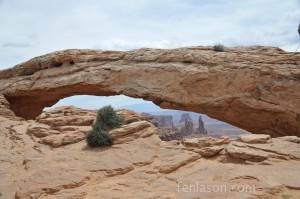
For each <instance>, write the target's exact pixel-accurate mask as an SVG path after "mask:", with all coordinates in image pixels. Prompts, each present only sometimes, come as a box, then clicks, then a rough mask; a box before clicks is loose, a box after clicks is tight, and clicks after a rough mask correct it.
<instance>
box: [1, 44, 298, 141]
mask: <svg viewBox="0 0 300 199" xmlns="http://www.w3.org/2000/svg"><path fill="white" fill-rule="evenodd" d="M299 60H300V54H299V53H288V52H284V51H283V50H281V49H278V48H272V47H259V46H252V47H235V48H228V49H226V52H222V53H220V52H214V51H213V50H212V48H211V47H189V48H179V49H171V50H162V49H139V50H133V51H128V52H120V51H96V50H65V51H58V52H54V53H50V54H47V55H44V56H40V57H36V58H34V59H31V60H29V61H27V62H24V63H21V64H19V65H17V66H15V67H13V68H11V69H7V70H4V71H1V72H0V93H1V94H2V95H4V96H5V98H6V99H7V101H8V102H9V103H10V109H11V110H13V111H14V113H15V114H16V115H17V116H22V117H24V118H26V119H34V118H35V117H36V116H38V115H39V114H40V113H41V112H42V110H43V108H44V107H45V106H51V105H53V104H55V103H56V102H57V101H58V100H59V99H62V98H64V97H68V96H72V95H78V94H88V95H100V96H108V95H116V94H124V95H127V96H131V97H139V98H144V99H146V100H151V101H153V102H154V103H155V104H157V105H159V106H160V107H163V108H170V109H181V110H188V111H194V112H199V113H204V114H207V115H208V116H210V117H212V118H216V119H218V120H221V121H224V122H227V123H230V124H233V125H235V126H238V127H241V128H243V129H245V130H247V131H249V132H252V133H257V134H270V135H272V136H283V135H298V136H299V135H300V122H299V121H300V103H299V99H300V79H299V77H300V69H299ZM162 91H163V92H162Z"/></svg>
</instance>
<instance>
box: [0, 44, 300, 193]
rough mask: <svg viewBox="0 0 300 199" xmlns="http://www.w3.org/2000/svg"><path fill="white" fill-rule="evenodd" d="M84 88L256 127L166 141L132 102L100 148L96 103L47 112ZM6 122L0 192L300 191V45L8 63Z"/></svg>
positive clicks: (3, 92) (74, 55)
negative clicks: (93, 144)
mask: <svg viewBox="0 0 300 199" xmlns="http://www.w3.org/2000/svg"><path fill="white" fill-rule="evenodd" d="M81 94H82V95H83V94H86V95H97V96H111V95H118V94H124V95H127V96H131V97H135V98H143V99H146V100H150V101H153V102H154V103H155V104H157V105H158V106H160V107H162V108H169V109H177V110H187V111H194V112H198V113H203V114H207V115H208V116H210V117H212V118H215V119H218V120H220V121H224V122H227V123H229V124H232V125H234V126H237V127H240V128H242V129H245V130H247V131H249V132H251V133H252V134H247V135H242V136H240V137H238V138H228V137H225V136H224V137H220V138H212V137H201V138H184V139H179V140H172V141H163V140H161V139H160V138H159V136H158V133H157V131H158V128H157V127H156V126H155V125H153V123H151V122H150V121H149V120H146V119H145V117H144V116H142V115H140V114H138V113H135V112H133V111H130V110H124V109H122V110H117V113H118V114H119V115H122V116H123V117H124V119H125V123H124V125H123V126H122V127H120V128H117V129H114V130H112V131H110V132H109V133H110V134H111V135H113V136H114V137H115V141H114V144H113V145H112V146H111V147H104V148H89V147H88V146H87V144H86V141H85V136H86V134H87V133H88V132H89V131H90V130H91V128H92V127H91V126H92V124H93V122H94V120H95V117H96V111H92V110H84V109H80V108H76V107H73V106H65V107H59V108H55V109H52V110H49V111H46V112H43V109H44V108H45V107H49V106H52V105H54V104H55V103H56V102H57V101H58V100H60V99H63V98H65V97H69V96H73V95H81ZM200 126H201V120H200V119H199V127H198V129H199V130H198V131H200ZM201 131H204V130H201ZM0 132H1V134H0V136H1V138H0V140H1V145H0V153H1V156H0V179H1V180H0V198H5V199H6V198H16V199H20V198H48V199H50V198H53V199H54V198H62V199H65V198H69V199H75V198H78V199H79V198H86V199H89V198H137V199H138V198H151V199H154V198H164V199H173V198H201V199H202V198H220V199H221V198H230V199H231V198H237V199H243V198H245V199H246V198H247V199H268V198H274V199H286V198H290V199H292V198H293V199H296V198H300V162H299V160H300V148H299V146H300V138H299V136H300V53H290V52H285V51H283V50H281V49H279V48H275V47H262V46H250V47H232V48H226V51H225V52H215V51H213V50H212V48H211V47H186V48H178V49H168V50H164V49H148V48H147V49H146V48H145V49H139V50H132V51H99V50H77V49H73V50H64V51H57V52H53V53H50V54H47V55H43V56H40V57H36V58H33V59H31V60H29V61H26V62H24V63H21V64H18V65H16V66H14V67H12V68H10V69H6V70H2V71H0ZM199 186H200V187H199ZM209 186H216V187H218V186H219V187H223V191H220V190H219V191H213V190H210V191H208V190H203V189H204V187H205V188H207V187H209ZM245 186H246V187H247V188H249V190H244V188H245ZM198 188H199V189H198ZM201 188H202V189H201ZM241 188H243V190H242V191H241Z"/></svg>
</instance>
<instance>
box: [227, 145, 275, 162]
mask: <svg viewBox="0 0 300 199" xmlns="http://www.w3.org/2000/svg"><path fill="white" fill-rule="evenodd" d="M226 151H227V153H228V154H229V155H230V156H232V157H234V158H238V159H243V160H252V161H263V160H265V159H267V158H268V157H269V155H270V154H269V153H268V152H265V151H262V150H256V149H251V148H249V147H247V145H246V144H244V143H240V142H235V141H233V142H231V143H229V144H228V146H227V147H226Z"/></svg>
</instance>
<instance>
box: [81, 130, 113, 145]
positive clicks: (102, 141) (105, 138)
mask: <svg viewBox="0 0 300 199" xmlns="http://www.w3.org/2000/svg"><path fill="white" fill-rule="evenodd" d="M86 141H87V143H88V145H89V146H90V147H98V146H111V145H112V144H113V142H114V138H113V137H112V136H111V135H110V134H108V133H107V132H101V131H100V132H99V131H95V130H91V131H90V132H89V133H88V134H87V136H86Z"/></svg>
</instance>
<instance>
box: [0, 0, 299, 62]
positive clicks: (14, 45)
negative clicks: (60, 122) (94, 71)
mask: <svg viewBox="0 0 300 199" xmlns="http://www.w3.org/2000/svg"><path fill="white" fill-rule="evenodd" d="M0 1H1V0H0ZM121 2H122V3H120V1H117V0H111V1H104V0H87V1H79V0H74V1H61V0H52V1H49V2H47V3H45V2H44V1H39V0H28V1H10V0H4V1H3V0H2V1H1V4H0V5H1V6H0V27H1V30H2V31H0V43H1V44H2V45H1V46H0V51H1V54H0V65H1V66H2V68H7V67H11V66H13V65H15V64H18V63H20V62H22V61H26V60H27V59H30V58H32V57H35V56H39V55H41V54H45V53H49V52H52V51H55V50H62V49H67V48H97V49H103V50H105V49H114V50H130V49H134V48H141V47H153V48H174V47H181V46H190V45H192V46H195V45H213V44H214V43H218V42H221V43H223V44H225V45H227V46H236V45H238V46H241V45H268V46H278V47H281V48H283V49H285V50H290V51H294V50H295V49H296V47H297V42H298V39H299V36H298V34H297V26H298V23H299V19H300V17H299V16H300V5H299V0H289V1H282V0H266V1H261V0H245V1H235V0H226V1H225V0H215V1H209V0H204V1H197V0H186V1H181V0H161V1H151V0H141V1H136V0H122V1H121ZM3 30H5V31H3ZM12 41H13V42H12Z"/></svg>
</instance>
